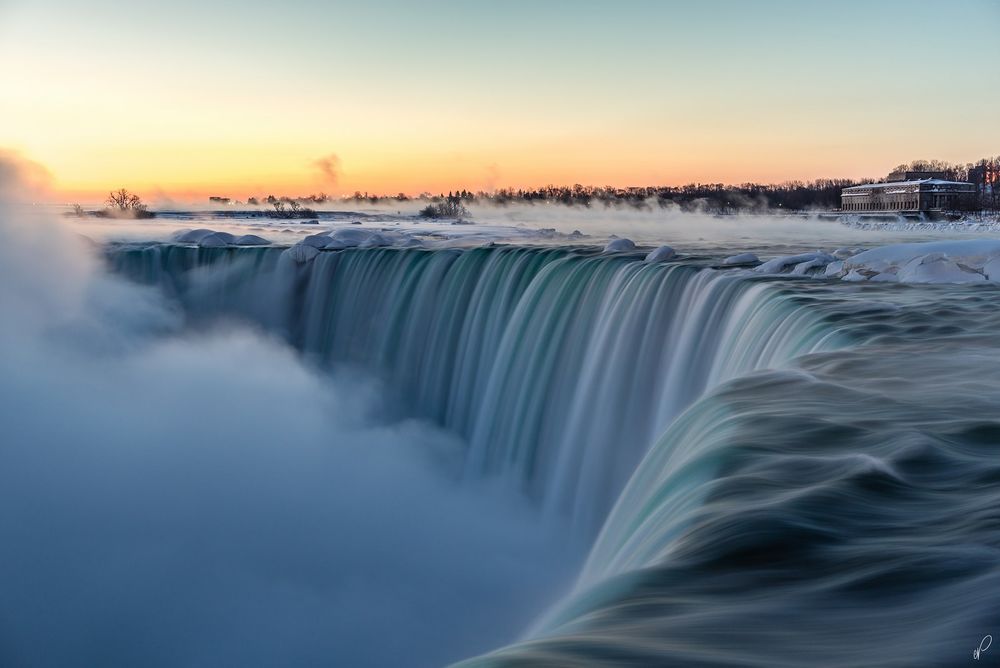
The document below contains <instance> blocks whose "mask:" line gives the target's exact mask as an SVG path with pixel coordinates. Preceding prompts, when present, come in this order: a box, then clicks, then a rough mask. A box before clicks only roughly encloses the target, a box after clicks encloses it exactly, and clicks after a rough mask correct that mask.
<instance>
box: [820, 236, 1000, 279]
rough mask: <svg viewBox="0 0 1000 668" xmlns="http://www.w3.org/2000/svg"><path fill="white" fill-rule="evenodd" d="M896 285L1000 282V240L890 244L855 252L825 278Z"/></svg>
mask: <svg viewBox="0 0 1000 668" xmlns="http://www.w3.org/2000/svg"><path fill="white" fill-rule="evenodd" d="M852 273H853V274H854V277H853V279H854V280H869V281H887V282H899V283H981V282H983V281H994V282H1000V240H995V239H967V240H963V241H932V242H928V243H913V244H893V245H891V246H883V247H881V248H873V249H872V250H868V251H864V252H863V253H858V254H857V255H854V256H852V257H849V258H847V259H845V260H844V262H843V266H842V267H841V268H840V269H839V271H829V268H828V275H830V276H833V277H838V278H845V279H846V278H847V276H850V275H851V274H852Z"/></svg>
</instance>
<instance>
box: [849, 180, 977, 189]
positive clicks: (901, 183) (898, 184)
mask: <svg viewBox="0 0 1000 668" xmlns="http://www.w3.org/2000/svg"><path fill="white" fill-rule="evenodd" d="M974 185H975V184H973V183H968V182H966V181H945V180H944V179H917V180H916V181H890V182H889V183H866V184H864V185H860V186H851V187H850V188H844V189H843V190H842V191H841V192H850V191H853V190H862V189H864V190H868V189H871V188H877V189H883V188H904V187H906V186H974Z"/></svg>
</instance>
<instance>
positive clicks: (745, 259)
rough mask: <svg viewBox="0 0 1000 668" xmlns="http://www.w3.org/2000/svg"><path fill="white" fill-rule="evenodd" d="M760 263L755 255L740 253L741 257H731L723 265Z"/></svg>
mask: <svg viewBox="0 0 1000 668" xmlns="http://www.w3.org/2000/svg"><path fill="white" fill-rule="evenodd" d="M757 262H760V260H759V259H757V256H756V255H754V254H753V253H740V254H739V255H730V256H729V257H727V258H726V259H725V260H723V261H722V264H756V263H757Z"/></svg>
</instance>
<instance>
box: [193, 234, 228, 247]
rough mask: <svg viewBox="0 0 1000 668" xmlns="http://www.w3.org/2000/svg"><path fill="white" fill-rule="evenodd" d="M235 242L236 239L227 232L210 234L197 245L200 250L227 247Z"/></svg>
mask: <svg viewBox="0 0 1000 668" xmlns="http://www.w3.org/2000/svg"><path fill="white" fill-rule="evenodd" d="M235 240H236V237H234V236H233V235H231V234H230V233H229V232H212V233H211V234H206V235H205V236H203V237H202V238H201V239H199V240H198V245H199V246H200V247H202V248H221V247H223V246H228V245H229V244H231V243H232V242H233V241H235Z"/></svg>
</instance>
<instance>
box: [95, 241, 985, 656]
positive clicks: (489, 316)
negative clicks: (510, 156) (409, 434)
mask: <svg viewBox="0 0 1000 668" xmlns="http://www.w3.org/2000/svg"><path fill="white" fill-rule="evenodd" d="M307 255H308V254H307ZM109 258H110V261H111V263H112V265H113V266H114V267H116V268H117V270H118V271H119V272H121V273H123V274H126V275H128V276H131V277H133V278H134V279H136V280H140V281H143V282H146V283H151V284H155V285H159V286H161V287H162V288H163V289H164V290H165V291H167V292H168V293H171V294H173V295H174V296H176V298H177V300H178V301H179V303H181V304H182V305H183V307H184V311H185V313H187V314H188V315H189V316H190V318H191V319H192V321H194V322H198V321H200V320H204V319H208V320H211V319H213V318H216V317H218V316H219V315H220V314H223V315H229V316H234V317H239V318H243V319H247V320H250V321H253V322H256V323H259V324H261V325H263V326H264V327H267V328H268V329H270V330H272V331H275V332H279V333H281V335H283V336H284V337H286V338H287V339H288V340H289V341H290V342H291V343H292V344H294V345H295V346H296V347H297V348H298V349H299V350H300V351H301V352H302V353H303V354H304V355H305V356H307V357H310V358H313V359H314V360H315V361H317V362H318V363H320V364H331V365H333V364H352V365H361V366H363V367H365V368H366V369H368V370H371V371H373V372H374V373H376V374H377V375H379V376H381V377H382V378H383V379H384V380H385V384H386V386H387V387H388V388H389V389H391V390H395V391H396V392H397V393H398V395H399V396H400V397H403V398H405V399H406V400H407V402H408V404H407V409H408V410H410V411H412V412H413V413H415V414H418V415H422V416H426V417H429V418H432V419H433V420H435V421H437V422H438V423H439V424H441V425H444V426H446V427H448V428H449V429H451V430H453V431H454V432H457V433H458V434H460V435H461V436H462V437H463V442H464V443H465V446H466V448H467V450H466V452H465V468H466V470H467V472H468V475H469V476H470V478H478V477H480V476H483V475H491V476H494V477H499V478H501V479H503V480H506V481H508V482H511V483H514V484H516V485H518V486H519V487H520V488H521V489H523V490H524V491H526V492H527V493H528V495H529V496H531V497H532V498H533V499H534V500H535V502H536V505H538V506H540V507H542V508H543V509H544V510H545V511H546V512H548V513H550V514H552V515H554V516H568V517H569V518H571V519H572V521H573V522H574V523H575V525H576V526H577V527H578V528H579V529H580V532H579V534H578V536H579V537H580V539H581V543H583V544H585V545H586V546H588V547H590V549H589V556H588V558H587V560H586V564H585V566H584V568H583V570H582V572H581V574H580V576H579V578H578V580H577V583H576V586H575V588H574V589H573V591H572V592H571V593H570V594H569V596H567V597H565V598H563V599H562V600H561V601H560V602H559V603H558V604H557V605H556V606H554V607H553V608H551V609H550V611H549V612H548V613H547V614H546V615H545V616H544V617H543V618H542V619H541V620H540V621H538V622H537V623H536V624H535V625H534V626H533V627H532V628H531V630H530V631H529V632H528V634H527V635H526V636H525V637H523V638H522V639H521V641H520V642H518V643H516V644H514V645H511V646H509V647H506V648H502V649H499V650H497V651H495V652H493V653H490V654H488V655H484V656H482V657H478V658H474V659H470V660H469V661H468V664H467V665H470V666H490V667H507V666H534V665H580V666H586V665H595V666H599V665H607V664H612V665H622V664H625V665H704V666H723V665H725V666H729V665H746V666H755V667H761V668H763V667H764V666H768V667H770V666H794V665H802V664H803V663H809V664H815V665H827V666H831V667H832V666H867V665H900V666H904V665H905V666H913V665H917V666H921V665H926V666H935V665H948V664H949V663H950V662H951V659H952V658H953V657H956V656H962V655H964V654H965V649H967V647H966V645H967V644H968V647H974V644H973V643H979V642H980V639H981V638H982V637H983V636H984V635H985V634H988V633H989V632H990V630H991V629H992V628H994V627H995V625H996V624H1000V617H998V616H997V614H996V613H995V612H994V610H995V606H993V605H992V601H991V598H990V592H991V591H995V590H996V588H997V586H998V585H1000V559H997V558H996V554H998V553H1000V552H998V550H1000V544H998V543H997V540H996V535H995V534H996V532H995V531H989V530H986V529H988V528H989V527H992V526H996V522H997V521H998V518H997V516H996V508H998V507H1000V504H998V503H997V499H996V493H995V492H993V491H992V490H993V489H994V488H995V483H996V481H997V480H1000V473H998V468H997V466H996V464H995V456H994V454H993V453H994V450H993V449H992V447H993V446H994V444H995V443H996V438H997V433H1000V432H998V431H997V426H996V424H995V423H994V421H992V420H990V419H987V418H985V417H983V416H988V415H990V414H991V410H992V408H991V407H995V405H996V404H997V401H998V397H997V389H996V388H998V387H1000V375H998V374H1000V372H998V371H997V368H996V364H995V362H993V360H995V359H996V344H995V342H994V339H995V335H994V332H995V331H996V329H997V328H998V327H1000V293H997V292H996V291H995V289H994V288H992V287H986V288H983V289H978V290H971V289H970V288H968V287H967V286H960V287H958V288H955V289H954V291H953V292H949V291H947V290H945V289H943V288H941V289H939V288H937V287H934V288H920V289H915V288H910V287H908V286H892V285H884V284H883V285H876V284H873V285H866V286H863V287H854V286H847V285H844V284H842V283H839V282H837V283H833V282H822V281H813V280H810V279H802V280H796V279H778V280H777V281H776V280H774V279H772V278H766V277H759V276H753V275H749V274H747V273H745V272H739V271H735V272H730V271H717V270H714V269H711V268H706V267H704V266H701V265H699V264H698V263H695V262H688V263H680V262H678V263H644V262H640V261H638V260H639V258H638V257H633V256H629V255H614V256H602V255H596V254H594V253H593V252H592V251H586V250H579V249H566V248H563V249H530V248H513V247H496V248H478V249H471V250H458V249H448V250H438V251H432V252H429V251H424V250H413V249H410V250H400V249H365V250H361V249H356V250H343V251H337V252H323V253H319V254H318V255H316V256H315V257H313V258H307V257H306V255H303V256H298V257H297V256H296V254H294V253H289V252H284V251H282V250H281V249H274V248H261V249H232V248H229V249H196V248H189V247H183V246H175V245H150V246H146V247H133V246H122V247H118V248H114V249H112V250H111V251H109ZM303 258H306V261H300V260H302V259H303ZM973 331H978V332H980V333H979V335H978V336H976V337H973V336H971V334H970V332H973ZM862 342H863V343H864V345H862V346H854V345H852V344H854V343H862ZM807 353H815V354H811V355H809V354H807ZM788 366H791V367H792V368H791V369H790V370H789V369H786V370H779V371H773V370H767V371H761V370H764V369H769V368H771V369H773V368H774V367H788ZM755 371H757V372H758V373H753V372H755ZM925 378H932V379H933V380H934V384H933V385H931V386H928V385H926V384H925V383H924V382H923V381H924V380H925ZM727 381H728V382H727ZM678 416H680V417H678ZM928 611H934V612H933V613H932V614H928ZM938 614H942V615H944V616H945V617H946V618H947V619H949V620H952V621H951V622H950V623H949V624H940V623H939V622H938V621H937V619H938V618H937V615H938ZM846 638H849V639H850V641H849V642H848V641H845V639H846Z"/></svg>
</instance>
